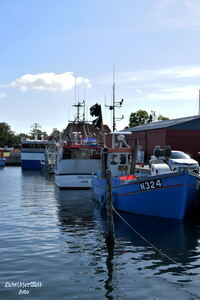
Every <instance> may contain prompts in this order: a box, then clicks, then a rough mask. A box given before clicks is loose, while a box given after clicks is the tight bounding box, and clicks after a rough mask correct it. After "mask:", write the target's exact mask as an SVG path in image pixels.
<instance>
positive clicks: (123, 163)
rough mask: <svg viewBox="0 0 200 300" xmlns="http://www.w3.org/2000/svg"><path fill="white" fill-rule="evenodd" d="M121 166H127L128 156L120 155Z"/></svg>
mask: <svg viewBox="0 0 200 300" xmlns="http://www.w3.org/2000/svg"><path fill="white" fill-rule="evenodd" d="M119 164H120V165H125V164H126V154H120V156H119Z"/></svg>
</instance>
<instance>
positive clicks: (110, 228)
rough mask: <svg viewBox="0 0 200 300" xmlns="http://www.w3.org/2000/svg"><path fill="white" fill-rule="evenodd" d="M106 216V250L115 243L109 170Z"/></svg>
mask: <svg viewBox="0 0 200 300" xmlns="http://www.w3.org/2000/svg"><path fill="white" fill-rule="evenodd" d="M106 216H107V224H108V233H107V236H106V244H107V247H108V249H110V247H111V248H112V247H113V246H114V243H115V232H114V221H113V210H112V174H111V171H110V170H108V169H107V170H106Z"/></svg>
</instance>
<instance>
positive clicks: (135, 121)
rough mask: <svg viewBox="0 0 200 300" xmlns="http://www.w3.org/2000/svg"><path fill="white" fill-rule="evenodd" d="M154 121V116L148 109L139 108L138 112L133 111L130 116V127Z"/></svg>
mask: <svg viewBox="0 0 200 300" xmlns="http://www.w3.org/2000/svg"><path fill="white" fill-rule="evenodd" d="M152 121H153V116H152V115H151V114H150V115H149V114H148V112H146V110H142V109H140V110H138V111H136V112H134V113H133V112H132V113H131V114H130V118H129V127H135V126H139V125H143V124H146V123H150V122H152Z"/></svg>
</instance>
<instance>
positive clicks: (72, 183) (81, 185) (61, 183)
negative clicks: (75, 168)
mask: <svg viewBox="0 0 200 300" xmlns="http://www.w3.org/2000/svg"><path fill="white" fill-rule="evenodd" d="M91 179H92V175H84V174H82V175H76V174H75V175H55V182H56V185H57V186H58V187H59V188H65V189H89V188H91Z"/></svg>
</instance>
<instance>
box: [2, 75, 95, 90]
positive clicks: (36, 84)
mask: <svg viewBox="0 0 200 300" xmlns="http://www.w3.org/2000/svg"><path fill="white" fill-rule="evenodd" d="M76 84H77V85H80V84H84V85H85V86H86V87H91V82H90V80H89V79H87V78H84V77H76ZM74 85H75V76H74V74H73V73H72V72H66V73H61V74H55V73H52V72H51V73H41V74H25V75H23V76H21V77H20V78H18V79H16V80H15V81H13V82H11V83H9V84H8V85H6V86H7V87H14V88H19V89H20V90H22V91H27V90H29V89H35V90H41V91H67V90H71V89H72V88H74Z"/></svg>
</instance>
